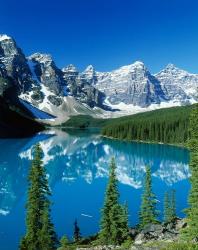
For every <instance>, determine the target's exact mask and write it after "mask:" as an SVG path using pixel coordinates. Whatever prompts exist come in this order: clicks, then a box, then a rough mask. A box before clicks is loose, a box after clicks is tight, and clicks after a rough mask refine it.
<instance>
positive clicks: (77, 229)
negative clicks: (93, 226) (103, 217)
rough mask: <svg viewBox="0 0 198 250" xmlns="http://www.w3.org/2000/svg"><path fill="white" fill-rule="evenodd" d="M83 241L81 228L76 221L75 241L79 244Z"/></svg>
mask: <svg viewBox="0 0 198 250" xmlns="http://www.w3.org/2000/svg"><path fill="white" fill-rule="evenodd" d="M80 239H81V233H80V228H79V226H78V221H77V220H75V222H74V241H75V242H76V243H78V242H79V241H80Z"/></svg>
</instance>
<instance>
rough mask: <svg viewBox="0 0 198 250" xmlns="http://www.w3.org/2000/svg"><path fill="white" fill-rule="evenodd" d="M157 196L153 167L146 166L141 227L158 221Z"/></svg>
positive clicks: (140, 214) (140, 216)
mask: <svg viewBox="0 0 198 250" xmlns="http://www.w3.org/2000/svg"><path fill="white" fill-rule="evenodd" d="M156 204H157V200H156V196H155V195H154V194H153V192H152V180H151V169H150V167H146V176H145V182H144V191H143V194H142V203H141V207H140V213H139V227H140V228H144V227H145V226H146V225H147V224H149V223H157V222H158V220H157V216H158V211H157V210H156Z"/></svg>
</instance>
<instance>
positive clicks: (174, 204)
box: [170, 189, 177, 221]
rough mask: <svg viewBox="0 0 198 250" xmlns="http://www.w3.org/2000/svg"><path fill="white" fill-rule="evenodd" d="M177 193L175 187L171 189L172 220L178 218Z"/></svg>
mask: <svg viewBox="0 0 198 250" xmlns="http://www.w3.org/2000/svg"><path fill="white" fill-rule="evenodd" d="M175 195H176V193H175V189H172V190H171V194H170V216H171V218H170V219H171V221H172V220H175V219H176V218H177V212H176V196H175Z"/></svg>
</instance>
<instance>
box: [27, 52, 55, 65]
mask: <svg viewBox="0 0 198 250" xmlns="http://www.w3.org/2000/svg"><path fill="white" fill-rule="evenodd" d="M28 59H30V60H33V61H37V62H39V63H43V64H50V63H52V62H53V59H52V56H51V55H50V54H43V53H38V52H37V53H34V54H33V55H31V56H29V57H28Z"/></svg>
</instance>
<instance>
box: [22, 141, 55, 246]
mask: <svg viewBox="0 0 198 250" xmlns="http://www.w3.org/2000/svg"><path fill="white" fill-rule="evenodd" d="M41 157H42V150H41V148H40V146H39V145H36V146H35V150H34V159H33V161H32V167H31V169H30V174H29V188H28V201H27V215H26V234H25V236H24V238H23V239H22V241H21V245H20V249H21V250H22V249H28V250H55V249H56V245H57V240H56V234H55V232H54V226H53V224H52V222H51V219H50V204H51V203H50V201H49V199H48V197H49V196H50V195H51V193H50V190H49V186H48V181H47V178H46V173H45V168H44V167H43V166H42V160H41Z"/></svg>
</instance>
